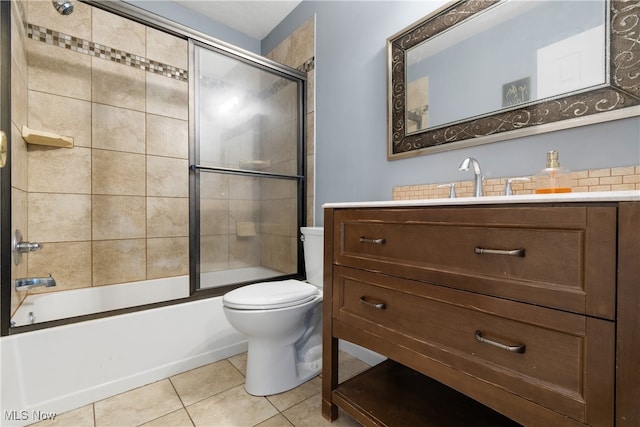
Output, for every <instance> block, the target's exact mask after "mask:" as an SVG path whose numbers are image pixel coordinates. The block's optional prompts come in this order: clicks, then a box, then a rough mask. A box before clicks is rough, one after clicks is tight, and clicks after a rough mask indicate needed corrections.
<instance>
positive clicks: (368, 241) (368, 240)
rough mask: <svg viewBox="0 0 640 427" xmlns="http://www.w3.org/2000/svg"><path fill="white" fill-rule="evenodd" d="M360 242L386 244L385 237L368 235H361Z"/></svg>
mask: <svg viewBox="0 0 640 427" xmlns="http://www.w3.org/2000/svg"><path fill="white" fill-rule="evenodd" d="M360 243H375V244H376V245H384V239H370V238H368V237H364V236H360Z"/></svg>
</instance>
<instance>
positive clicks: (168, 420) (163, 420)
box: [142, 408, 193, 427]
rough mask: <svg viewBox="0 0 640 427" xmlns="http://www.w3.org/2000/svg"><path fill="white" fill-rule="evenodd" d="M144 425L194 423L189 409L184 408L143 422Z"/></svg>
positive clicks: (162, 426)
mask: <svg viewBox="0 0 640 427" xmlns="http://www.w3.org/2000/svg"><path fill="white" fill-rule="evenodd" d="M142 427H193V423H192V422H191V418H189V414H187V410H186V409H184V408H183V409H180V410H177V411H175V412H172V413H170V414H167V415H165V416H163V417H160V418H157V419H155V420H153V421H151V422H148V423H146V424H143V425H142Z"/></svg>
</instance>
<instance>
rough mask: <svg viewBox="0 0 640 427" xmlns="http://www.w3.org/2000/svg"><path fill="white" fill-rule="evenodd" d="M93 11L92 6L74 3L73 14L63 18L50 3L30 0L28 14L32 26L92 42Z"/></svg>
mask: <svg viewBox="0 0 640 427" xmlns="http://www.w3.org/2000/svg"><path fill="white" fill-rule="evenodd" d="M91 10H92V7H91V6H88V5H86V4H84V3H80V2H74V5H73V13H72V14H71V15H67V16H62V15H60V14H59V13H58V12H56V10H55V9H54V8H53V7H52V6H51V2H50V1H41V0H35V1H34V0H30V1H29V2H28V9H27V13H28V20H29V22H30V23H32V24H35V25H40V26H43V27H46V28H49V29H51V30H55V31H60V32H62V33H65V34H69V35H72V36H76V37H79V38H83V39H87V40H91Z"/></svg>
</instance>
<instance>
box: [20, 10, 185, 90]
mask: <svg viewBox="0 0 640 427" xmlns="http://www.w3.org/2000/svg"><path fill="white" fill-rule="evenodd" d="M26 27H27V28H26V30H27V37H28V38H30V39H32V40H35V41H39V42H43V43H47V44H49V45H52V46H58V47H61V48H63V49H67V50H72V51H74V52H78V53H82V54H85V55H89V56H93V57H96V58H101V59H104V60H107V61H112V62H117V63H119V64H123V65H127V66H130V67H133V68H138V69H140V70H143V71H147V72H150V73H153V74H158V75H161V76H165V77H168V78H171V79H175V80H179V81H182V82H186V81H188V79H189V78H188V71H187V70H184V69H182V68H178V67H174V66H173V65H168V64H163V63H162V62H157V61H154V60H151V59H147V58H144V57H141V56H139V55H134V54H131V53H129V52H125V51H123V50H119V49H114V48H112V47H109V46H104V45H101V44H98V43H94V42H92V41H88V40H84V39H80V38H77V37H74V36H70V35H68V34H65V33H61V32H58V31H54V30H50V29H48V28H45V27H41V26H39V25H33V24H30V23H27V24H26Z"/></svg>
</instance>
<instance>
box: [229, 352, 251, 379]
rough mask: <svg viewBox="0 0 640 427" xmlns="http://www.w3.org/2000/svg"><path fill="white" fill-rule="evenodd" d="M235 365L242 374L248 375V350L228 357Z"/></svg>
mask: <svg viewBox="0 0 640 427" xmlns="http://www.w3.org/2000/svg"><path fill="white" fill-rule="evenodd" d="M227 360H228V361H229V362H231V364H232V365H233V366H235V367H236V368H237V369H238V370H239V371H240V372H242V375H244V376H245V377H246V376H247V352H246V351H245V352H244V353H240V354H238V355H236V356H231V357H230V358H228V359H227Z"/></svg>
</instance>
